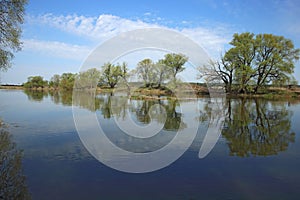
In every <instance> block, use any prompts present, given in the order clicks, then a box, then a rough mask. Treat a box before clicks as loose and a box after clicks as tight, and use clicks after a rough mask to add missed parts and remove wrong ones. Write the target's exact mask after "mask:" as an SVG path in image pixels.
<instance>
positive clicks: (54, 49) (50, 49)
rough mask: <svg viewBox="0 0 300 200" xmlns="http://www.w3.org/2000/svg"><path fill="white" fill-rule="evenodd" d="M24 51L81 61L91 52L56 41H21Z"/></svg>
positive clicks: (84, 47)
mask: <svg viewBox="0 0 300 200" xmlns="http://www.w3.org/2000/svg"><path fill="white" fill-rule="evenodd" d="M23 50H24V51H34V52H37V53H40V54H43V55H47V56H51V57H59V58H66V59H72V60H79V61H82V60H83V59H84V58H85V57H86V56H87V55H88V54H89V53H90V51H91V49H90V48H89V47H86V46H79V45H73V44H67V43H63V42H57V41H41V40H34V39H27V40H24V41H23Z"/></svg>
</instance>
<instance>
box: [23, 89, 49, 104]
mask: <svg viewBox="0 0 300 200" xmlns="http://www.w3.org/2000/svg"><path fill="white" fill-rule="evenodd" d="M24 93H25V94H26V95H27V97H28V100H30V101H42V100H43V99H44V97H47V96H48V92H45V91H42V90H24Z"/></svg>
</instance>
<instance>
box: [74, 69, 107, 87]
mask: <svg viewBox="0 0 300 200" xmlns="http://www.w3.org/2000/svg"><path fill="white" fill-rule="evenodd" d="M100 76H101V72H100V71H99V70H97V69H96V68H91V69H88V70H87V71H84V72H80V73H79V74H78V76H77V77H76V86H75V87H76V89H92V88H95V87H97V85H98V83H99V80H100Z"/></svg>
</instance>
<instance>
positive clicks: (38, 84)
mask: <svg viewBox="0 0 300 200" xmlns="http://www.w3.org/2000/svg"><path fill="white" fill-rule="evenodd" d="M47 85H48V81H46V80H44V79H43V77H41V76H30V77H28V81H27V82H26V83H24V87H25V88H28V89H32V88H44V87H46V86H47Z"/></svg>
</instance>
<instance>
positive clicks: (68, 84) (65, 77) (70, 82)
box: [59, 73, 76, 90]
mask: <svg viewBox="0 0 300 200" xmlns="http://www.w3.org/2000/svg"><path fill="white" fill-rule="evenodd" d="M75 78H76V74H72V73H63V74H62V75H61V76H60V81H59V88H60V89H63V90H73V87H74V82H75Z"/></svg>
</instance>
